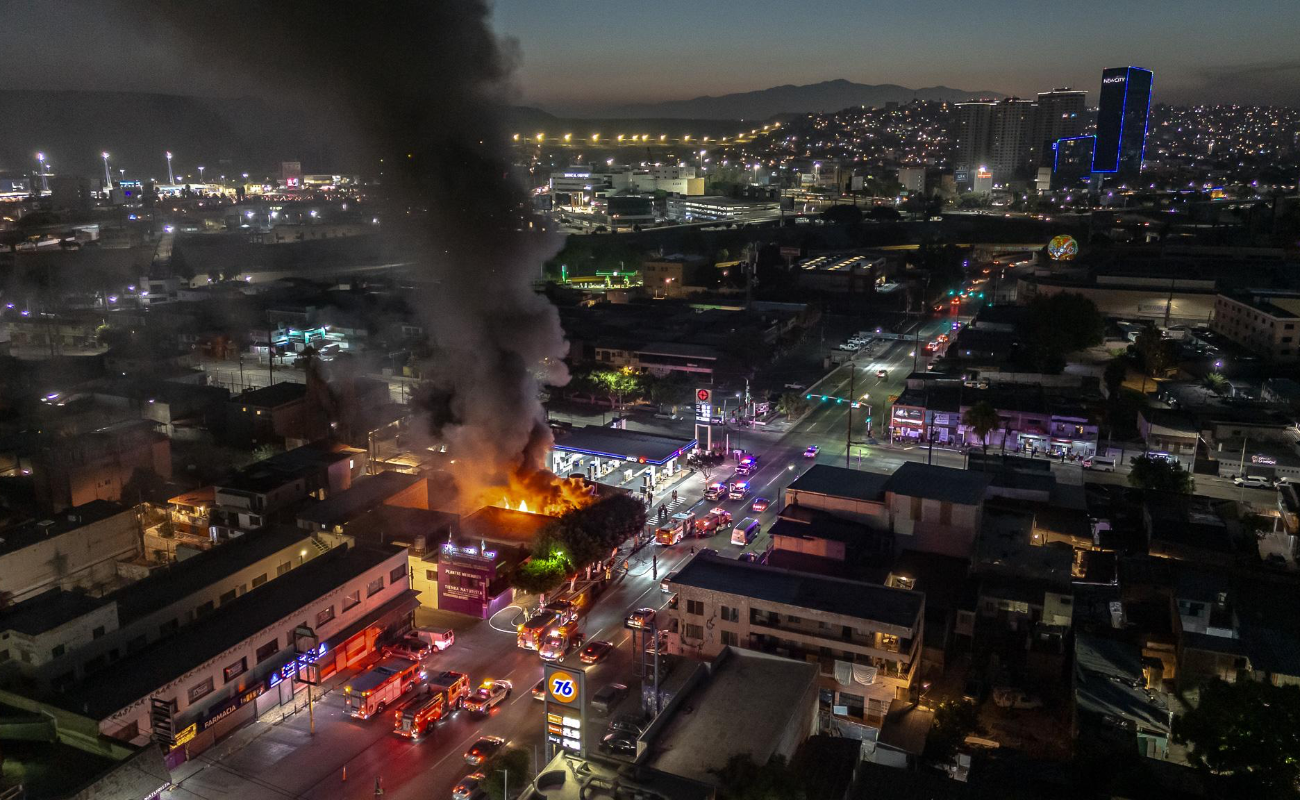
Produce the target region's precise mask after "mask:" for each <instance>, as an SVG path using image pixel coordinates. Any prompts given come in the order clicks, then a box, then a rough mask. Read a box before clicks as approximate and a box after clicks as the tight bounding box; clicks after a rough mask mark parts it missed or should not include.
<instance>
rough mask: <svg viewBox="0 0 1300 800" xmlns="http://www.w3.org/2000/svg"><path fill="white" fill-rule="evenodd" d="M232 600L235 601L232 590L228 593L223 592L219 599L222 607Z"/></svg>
mask: <svg viewBox="0 0 1300 800" xmlns="http://www.w3.org/2000/svg"><path fill="white" fill-rule="evenodd" d="M234 599H235V590H234V589H231V590H230V591H228V592H224V593H223V594H222V595H221V598H220V600H221V605H223V606H224V605H225V604H226V603H229V602H230V601H231V600H234Z"/></svg>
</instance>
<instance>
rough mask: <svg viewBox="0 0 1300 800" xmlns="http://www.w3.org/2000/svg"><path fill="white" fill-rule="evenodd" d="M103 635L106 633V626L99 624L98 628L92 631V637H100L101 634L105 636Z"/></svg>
mask: <svg viewBox="0 0 1300 800" xmlns="http://www.w3.org/2000/svg"><path fill="white" fill-rule="evenodd" d="M103 635H104V626H103V625H100V626H98V627H97V628H95V629H94V630H93V631H91V632H90V638H92V639H98V638H99V637H101V636H103Z"/></svg>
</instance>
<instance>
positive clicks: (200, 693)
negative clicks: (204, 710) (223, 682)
mask: <svg viewBox="0 0 1300 800" xmlns="http://www.w3.org/2000/svg"><path fill="white" fill-rule="evenodd" d="M210 694H212V679H211V678H208V679H207V680H205V681H203V682H202V683H196V684H194V685H193V686H191V687H190V703H191V704H193V703H196V702H198V701H199V700H202V699H203V698H205V697H207V696H208V695H210Z"/></svg>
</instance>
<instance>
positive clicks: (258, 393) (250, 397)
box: [230, 381, 307, 408]
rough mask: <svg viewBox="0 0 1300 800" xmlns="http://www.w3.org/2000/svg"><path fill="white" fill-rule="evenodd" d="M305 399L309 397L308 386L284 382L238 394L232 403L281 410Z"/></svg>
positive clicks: (232, 399)
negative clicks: (281, 407) (284, 406)
mask: <svg viewBox="0 0 1300 800" xmlns="http://www.w3.org/2000/svg"><path fill="white" fill-rule="evenodd" d="M305 397H307V384H305V383H294V382H292V381H282V382H280V383H273V384H271V385H270V386H263V387H262V388H261V389H250V390H248V391H246V392H244V393H243V394H237V395H235V396H234V397H232V398H231V399H230V402H232V403H236V404H239V405H246V406H261V407H262V408H279V407H280V406H283V405H288V404H289V403H292V402H295V401H298V400H302V399H304V398H305Z"/></svg>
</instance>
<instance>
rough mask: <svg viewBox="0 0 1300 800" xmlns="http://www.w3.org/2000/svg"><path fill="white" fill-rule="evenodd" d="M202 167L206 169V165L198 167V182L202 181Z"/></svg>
mask: <svg viewBox="0 0 1300 800" xmlns="http://www.w3.org/2000/svg"><path fill="white" fill-rule="evenodd" d="M204 169H206V167H203V166H200V167H199V183H203V170H204Z"/></svg>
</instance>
